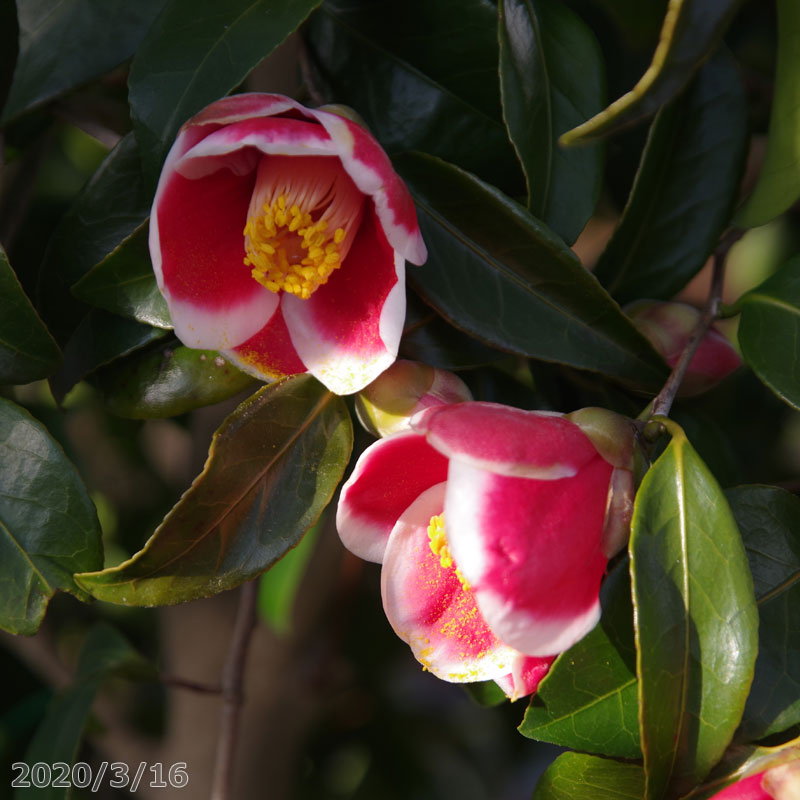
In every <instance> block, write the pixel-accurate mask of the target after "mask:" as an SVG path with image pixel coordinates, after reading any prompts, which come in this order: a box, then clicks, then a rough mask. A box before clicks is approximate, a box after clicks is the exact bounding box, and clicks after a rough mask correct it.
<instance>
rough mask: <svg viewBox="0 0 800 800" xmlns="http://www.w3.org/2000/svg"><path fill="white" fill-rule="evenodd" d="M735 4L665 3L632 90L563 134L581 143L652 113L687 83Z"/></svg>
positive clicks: (707, 0)
mask: <svg viewBox="0 0 800 800" xmlns="http://www.w3.org/2000/svg"><path fill="white" fill-rule="evenodd" d="M740 2H741V0H670V2H669V4H668V6H667V13H666V16H665V18H664V25H663V27H662V28H661V35H660V38H659V42H658V46H657V47H656V51H655V53H654V54H653V61H652V63H651V64H650V66H649V67H648V69H647V71H646V72H645V74H644V75H643V76H642V77H641V79H640V80H639V82H638V83H637V84H636V86H634V87H633V89H631V91H629V92H628V93H627V94H624V95H623V96H622V97H620V98H619V99H618V100H615V101H614V102H613V103H612V104H611V105H610V106H608V108H606V109H605V110H603V111H601V112H600V113H599V114H597V115H595V116H594V117H592V118H591V119H590V120H587V121H586V122H584V123H583V124H582V125H579V126H578V127H577V128H573V130H571V131H569V132H568V133H566V134H564V136H562V137H561V141H562V142H563V143H564V144H567V145H571V144H583V143H585V142H589V141H592V140H593V139H596V138H598V137H600V136H605V135H606V134H608V133H611V132H613V131H616V130H618V129H619V128H621V127H623V126H625V125H629V124H630V123H632V122H635V121H636V120H638V119H641V118H642V117H646V116H649V115H650V114H654V113H655V112H656V111H658V109H659V108H660V107H661V106H662V105H664V104H665V103H667V102H669V101H670V100H671V99H672V98H673V97H675V96H676V95H677V94H678V93H679V92H680V91H681V89H683V87H684V86H685V85H686V84H687V83H688V82H689V79H690V78H691V77H692V75H693V74H694V71H695V70H696V69H697V67H698V66H699V65H700V64H701V63H702V62H703V61H704V59H705V58H706V57H707V56H708V54H709V53H710V52H712V51H713V50H714V48H715V47H716V45H717V43H718V42H719V41H720V39H721V38H722V36H723V34H724V33H725V29H726V28H727V27H728V24H729V23H730V21H731V20H732V19H733V17H734V15H735V14H736V11H737V9H738V7H739V4H740Z"/></svg>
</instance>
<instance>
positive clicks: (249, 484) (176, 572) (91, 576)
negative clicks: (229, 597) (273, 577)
mask: <svg viewBox="0 0 800 800" xmlns="http://www.w3.org/2000/svg"><path fill="white" fill-rule="evenodd" d="M352 443H353V429H352V425H351V422H350V417H349V415H348V413H347V407H346V405H345V404H344V401H343V400H342V399H341V398H339V397H336V396H334V395H332V394H331V393H330V392H328V391H326V390H325V389H324V387H323V386H322V385H321V384H319V383H318V382H317V381H316V380H314V379H313V378H311V377H309V376H307V375H300V376H296V377H294V378H288V379H285V380H282V381H280V382H279V383H275V384H272V385H271V386H266V387H264V388H263V389H261V390H260V391H258V392H256V393H255V394H254V395H253V396H252V397H250V398H249V399H248V400H245V402H244V403H242V404H241V405H240V406H239V408H238V409H237V410H236V411H235V412H234V413H233V414H231V416H229V417H228V419H227V420H226V421H225V422H224V423H223V424H222V426H221V427H220V428H219V430H218V431H217V432H216V434H215V435H214V440H213V441H212V443H211V449H210V451H209V457H208V461H207V462H206V466H205V469H204V470H203V472H202V474H201V475H200V476H199V477H198V478H197V479H196V480H195V482H194V483H193V484H192V487H191V488H190V489H189V491H187V492H186V493H185V494H184V495H183V497H182V498H181V499H180V501H179V502H178V504H177V505H176V506H175V507H174V508H173V509H172V511H170V513H169V514H168V515H167V517H166V518H165V519H164V521H163V522H162V524H161V525H160V526H159V528H158V529H157V530H156V532H155V533H154V534H153V536H152V537H151V538H150V540H149V541H148V542H147V544H146V545H145V546H144V548H143V549H142V550H140V551H139V552H138V553H137V554H136V555H135V556H134V557H133V558H132V559H130V560H129V561H126V562H125V563H123V564H121V565H120V566H119V567H115V568H113V569H106V570H103V571H102V572H95V573H84V574H83V575H81V576H80V577H79V580H80V583H81V585H82V586H83V587H84V588H85V589H86V590H87V591H89V592H91V594H93V595H94V596H95V597H97V598H98V599H100V600H106V601H108V602H112V603H121V604H125V605H164V604H171V603H181V602H184V601H186V600H193V599H196V598H198V597H207V596H209V595H212V594H216V593H217V592H221V591H224V590H225V589H230V588H232V587H234V586H238V585H239V584H240V583H243V582H244V581H247V580H250V579H251V578H254V577H255V576H257V575H258V574H260V573H261V572H263V571H264V570H265V569H266V568H267V567H269V566H270V565H271V564H273V563H274V562H275V561H277V560H278V559H279V558H281V557H282V556H283V555H284V554H285V553H286V552H287V551H288V550H289V549H290V548H292V547H294V546H295V545H296V544H297V543H298V541H299V540H300V537H301V536H302V535H303V533H305V531H306V530H308V528H310V527H311V526H312V525H313V524H314V522H316V520H317V519H318V517H319V515H320V513H321V512H322V509H323V508H325V506H326V505H327V504H328V503H329V502H330V499H331V497H332V496H333V492H334V490H335V489H336V487H337V486H338V484H339V481H340V480H341V478H342V474H343V472H344V469H345V467H346V466H347V461H348V459H349V457H350V450H351V447H352Z"/></svg>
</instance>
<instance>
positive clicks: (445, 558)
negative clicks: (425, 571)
mask: <svg viewBox="0 0 800 800" xmlns="http://www.w3.org/2000/svg"><path fill="white" fill-rule="evenodd" d="M428 539H429V544H430V548H431V552H432V553H433V554H434V555H435V556H437V557H438V558H439V563H440V564H441V565H442V569H452V568H455V571H456V577H457V578H458V579H459V581H461V586H462V587H463V588H464V591H465V592H468V591H469V589H470V585H469V583H468V582H467V579H466V578H465V577H464V576H463V575H462V574H461V570H460V569H459V568H458V567H455V565H454V563H453V556H452V555H451V554H450V548H449V547H448V546H447V534H446V533H445V529H444V514H437V515H435V516H433V517H431V521H430V522H429V523H428Z"/></svg>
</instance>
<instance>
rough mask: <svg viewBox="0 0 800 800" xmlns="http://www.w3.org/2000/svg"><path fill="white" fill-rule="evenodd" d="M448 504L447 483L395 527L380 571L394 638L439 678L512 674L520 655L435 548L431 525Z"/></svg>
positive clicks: (470, 678) (434, 489) (419, 502)
mask: <svg viewBox="0 0 800 800" xmlns="http://www.w3.org/2000/svg"><path fill="white" fill-rule="evenodd" d="M443 502H444V484H437V485H436V486H433V487H431V488H430V489H428V490H427V491H425V492H423V493H422V494H421V495H420V496H419V497H418V498H417V499H416V500H415V501H414V503H412V504H411V506H409V508H408V509H406V511H405V512H404V513H403V514H402V516H401V517H400V519H399V520H398V521H397V524H396V525H395V526H394V528H393V530H392V534H391V536H390V537H389V542H388V544H387V546H386V555H385V558H384V562H383V569H382V570H381V594H382V596H383V607H384V610H385V611H386V616H387V618H388V619H389V623H390V624H391V626H392V628H393V629H394V631H395V633H396V634H397V635H398V636H399V637H400V638H401V639H402V640H403V641H405V642H408V644H409V646H410V647H411V650H412V652H413V653H414V656H415V657H416V658H417V660H418V661H419V662H420V663H421V664H422V665H423V666H424V667H425V668H426V669H427V670H429V671H430V672H432V673H433V674H434V675H436V677H437V678H441V679H442V680H445V681H450V682H452V683H469V682H473V681H481V680H493V679H496V678H499V677H502V676H504V675H507V674H508V672H509V670H510V669H511V665H512V662H513V660H514V657H515V655H516V653H514V651H513V650H512V649H511V648H509V647H507V646H506V645H504V644H502V643H501V642H500V641H499V640H498V639H497V637H496V636H495V635H494V634H493V633H492V631H491V630H489V628H488V627H487V625H486V623H485V622H484V620H483V618H482V617H481V615H480V613H479V611H478V609H477V607H476V605H475V598H474V597H473V595H472V592H471V591H470V590H468V589H466V588H465V587H464V586H463V584H462V582H461V581H460V580H459V578H458V576H457V574H456V571H455V569H454V568H453V567H452V566H449V567H445V566H442V563H441V561H440V558H439V556H437V555H435V554H434V552H433V550H432V549H431V546H430V540H429V537H428V524H429V522H430V520H431V517H433V516H434V515H437V514H440V513H441V511H442V505H443Z"/></svg>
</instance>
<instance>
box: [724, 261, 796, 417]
mask: <svg viewBox="0 0 800 800" xmlns="http://www.w3.org/2000/svg"><path fill="white" fill-rule="evenodd" d="M740 304H741V311H742V317H741V320H740V322H739V333H738V335H739V345H740V347H741V348H742V356H743V357H744V361H745V363H746V364H747V365H748V366H749V367H750V368H751V369H752V370H753V372H755V373H756V375H758V377H759V378H760V379H761V380H762V381H763V382H764V383H765V384H766V385H767V386H769V388H770V389H772V391H773V392H775V394H777V395H778V397H780V398H781V399H782V400H784V401H786V402H787V403H788V404H789V405H790V406H794V408H797V409H800V353H798V351H797V342H798V341H800V258H793V259H792V260H791V261H789V262H788V263H786V264H785V265H784V266H783V267H782V268H781V269H780V270H778V272H776V273H775V274H774V275H773V276H772V277H770V278H768V279H767V280H766V281H764V283H762V284H761V285H760V286H757V287H756V288H755V289H753V290H752V291H750V292H748V293H747V294H746V295H745V296H744V297H743V298H742V299H741V300H740Z"/></svg>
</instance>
